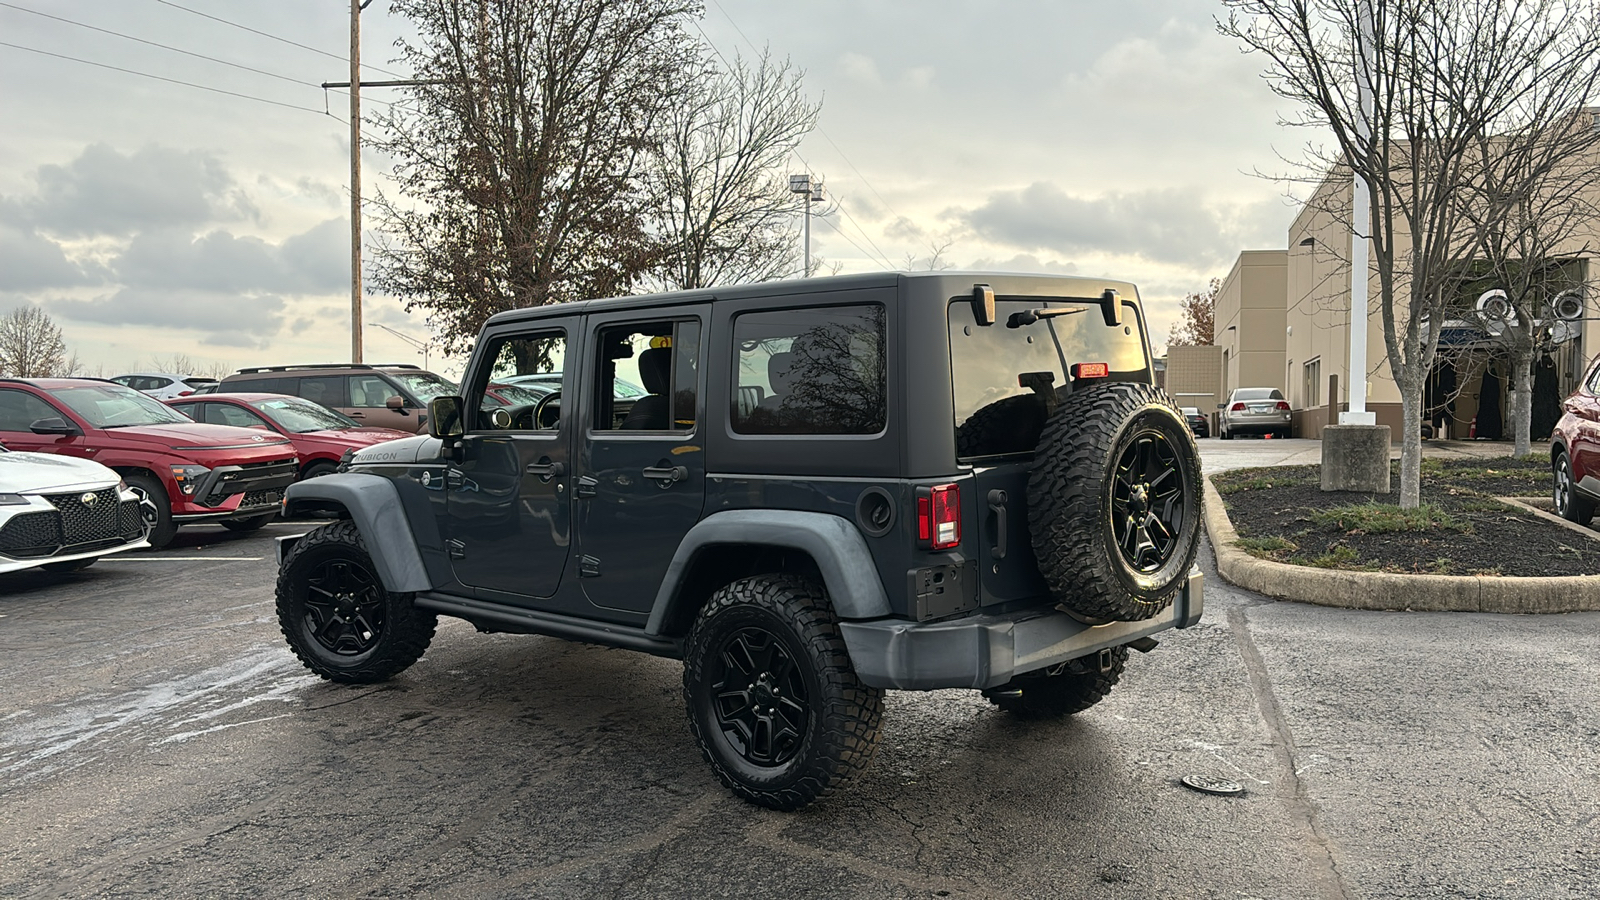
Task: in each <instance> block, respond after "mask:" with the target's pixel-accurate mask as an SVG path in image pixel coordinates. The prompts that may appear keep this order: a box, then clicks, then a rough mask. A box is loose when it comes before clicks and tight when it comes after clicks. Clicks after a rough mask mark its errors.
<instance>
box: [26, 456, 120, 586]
mask: <svg viewBox="0 0 1600 900" xmlns="http://www.w3.org/2000/svg"><path fill="white" fill-rule="evenodd" d="M145 531H146V528H145V523H144V518H143V516H141V515H140V509H139V497H138V495H137V494H135V493H134V492H133V491H130V490H128V487H127V485H125V484H123V483H122V478H121V477H120V476H118V475H117V473H116V472H114V471H112V470H111V469H108V468H106V467H105V466H102V465H100V464H99V463H97V462H94V461H93V460H87V459H76V458H74V457H71V456H57V455H55V454H50V453H11V452H9V451H7V450H6V449H5V448H4V447H0V572H14V571H16V570H18V569H30V568H33V567H35V566H40V567H43V568H44V569H45V570H47V571H50V572H76V571H77V570H79V569H84V568H88V567H89V566H91V565H93V564H94V561H95V560H97V559H99V558H100V557H102V556H105V555H106V554H107V553H118V552H120V551H123V550H133V549H136V548H139V547H148V546H150V542H149V541H147V540H145Z"/></svg>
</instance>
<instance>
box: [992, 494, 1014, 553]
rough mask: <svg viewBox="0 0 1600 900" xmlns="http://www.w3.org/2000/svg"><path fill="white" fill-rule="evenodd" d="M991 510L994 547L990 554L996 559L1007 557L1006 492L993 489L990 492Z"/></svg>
mask: <svg viewBox="0 0 1600 900" xmlns="http://www.w3.org/2000/svg"><path fill="white" fill-rule="evenodd" d="M988 499H989V511H990V512H992V513H994V523H995V527H994V548H993V549H992V550H990V551H989V555H990V556H993V557H994V558H995V559H1005V558H1006V500H1007V499H1009V498H1007V497H1006V492H1005V491H1002V490H998V489H996V490H992V491H990V492H989V497H988Z"/></svg>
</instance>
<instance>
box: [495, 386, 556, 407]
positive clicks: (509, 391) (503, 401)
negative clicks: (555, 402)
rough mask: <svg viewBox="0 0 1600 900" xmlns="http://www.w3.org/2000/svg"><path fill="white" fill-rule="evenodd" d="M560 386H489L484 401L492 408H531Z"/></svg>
mask: <svg viewBox="0 0 1600 900" xmlns="http://www.w3.org/2000/svg"><path fill="white" fill-rule="evenodd" d="M558 387H560V384H552V385H542V384H502V383H498V382H497V383H495V384H491V385H489V393H488V394H487V395H485V397H484V400H485V402H487V403H488V405H490V406H529V405H532V404H534V403H538V402H539V401H540V400H542V399H544V398H545V397H546V396H548V395H549V394H551V393H552V392H553V391H554V390H555V388H558Z"/></svg>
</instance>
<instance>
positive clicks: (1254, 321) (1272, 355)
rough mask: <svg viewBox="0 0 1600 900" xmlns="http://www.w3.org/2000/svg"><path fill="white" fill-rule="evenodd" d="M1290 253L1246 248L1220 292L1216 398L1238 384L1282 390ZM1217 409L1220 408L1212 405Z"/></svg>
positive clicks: (1217, 322) (1220, 398)
mask: <svg viewBox="0 0 1600 900" xmlns="http://www.w3.org/2000/svg"><path fill="white" fill-rule="evenodd" d="M1287 257H1288V254H1287V253H1285V252H1284V251H1282V250H1246V251H1244V252H1243V253H1240V254H1239V258H1238V260H1236V261H1235V262H1234V264H1233V269H1232V271H1230V272H1229V273H1228V277H1227V278H1224V279H1223V280H1222V287H1221V289H1220V290H1218V292H1217V301H1216V310H1215V316H1216V318H1215V322H1216V325H1215V328H1216V339H1215V340H1216V343H1217V346H1218V347H1221V348H1222V360H1221V362H1222V383H1221V384H1220V385H1218V388H1219V390H1218V394H1219V395H1220V396H1219V398H1218V402H1219V403H1220V402H1221V401H1222V400H1225V399H1227V396H1228V394H1229V393H1230V392H1231V391H1233V389H1234V388H1242V387H1264V388H1277V389H1278V390H1280V391H1281V390H1284V389H1285V388H1286V387H1287V385H1286V384H1285V383H1284V314H1285V307H1286V305H1287V298H1288V268H1287ZM1212 408H1213V409H1215V408H1216V407H1215V406H1213V407H1212Z"/></svg>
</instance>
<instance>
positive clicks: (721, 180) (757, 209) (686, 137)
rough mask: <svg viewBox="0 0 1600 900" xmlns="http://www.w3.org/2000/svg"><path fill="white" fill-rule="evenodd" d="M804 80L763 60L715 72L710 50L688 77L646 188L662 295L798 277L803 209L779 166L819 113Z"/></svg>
mask: <svg viewBox="0 0 1600 900" xmlns="http://www.w3.org/2000/svg"><path fill="white" fill-rule="evenodd" d="M803 76H804V73H803V72H801V71H800V70H798V69H795V68H793V67H792V66H791V65H790V63H789V61H788V60H784V61H783V62H775V61H774V60H773V59H772V58H771V56H770V54H769V53H766V52H763V53H762V54H761V58H760V59H759V60H758V61H757V62H756V63H755V64H754V65H753V66H752V65H747V64H746V63H745V61H744V60H743V59H741V58H739V57H735V58H734V60H733V63H732V66H731V69H730V70H728V71H721V70H719V69H718V68H717V65H716V60H715V59H714V58H712V57H711V56H710V55H709V51H707V52H705V53H702V55H701V57H700V59H699V60H698V61H696V63H695V64H694V67H693V68H692V69H690V70H689V71H687V72H685V73H684V77H685V85H686V88H685V95H684V97H683V99H682V101H681V102H679V103H678V104H676V105H674V106H673V107H672V108H670V109H669V110H668V111H667V113H666V115H665V116H664V120H663V125H662V138H661V140H662V146H661V151H660V153H659V155H658V156H657V157H656V161H655V164H654V165H653V166H652V168H651V171H650V177H649V178H648V180H647V184H648V185H649V187H650V193H651V194H652V195H653V196H654V197H655V198H657V200H658V205H657V206H656V207H655V208H654V210H653V211H652V215H651V221H652V225H653V228H654V230H655V232H656V233H657V234H658V235H659V236H660V237H661V239H662V241H663V242H664V244H665V247H664V248H663V253H662V258H661V261H660V263H659V265H658V267H657V269H656V272H655V274H656V279H657V280H658V281H659V282H660V283H661V285H662V286H663V287H665V288H668V289H674V288H698V287H707V286H710V285H713V284H743V283H749V282H756V281H770V280H772V279H775V278H781V277H783V276H784V275H786V274H788V273H789V272H790V271H792V270H793V269H794V267H795V264H796V260H797V259H798V250H797V248H796V246H795V244H796V241H795V233H794V227H793V222H794V217H795V215H796V214H797V213H799V212H800V204H801V203H802V202H803V201H802V200H801V199H800V198H799V197H798V196H797V195H795V194H792V193H790V191H789V185H788V180H787V178H786V177H785V174H786V169H785V163H786V161H787V159H788V157H789V154H790V153H791V152H793V151H794V149H795V148H796V147H798V146H799V145H800V141H801V139H802V138H804V137H805V136H806V134H808V133H809V132H810V131H811V129H812V128H814V127H815V126H816V123H817V113H818V111H819V110H820V109H821V104H820V103H812V102H811V101H809V100H807V99H806V97H805V94H804V93H803V92H802V91H801V86H800V81H801V78H802V77H803Z"/></svg>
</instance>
